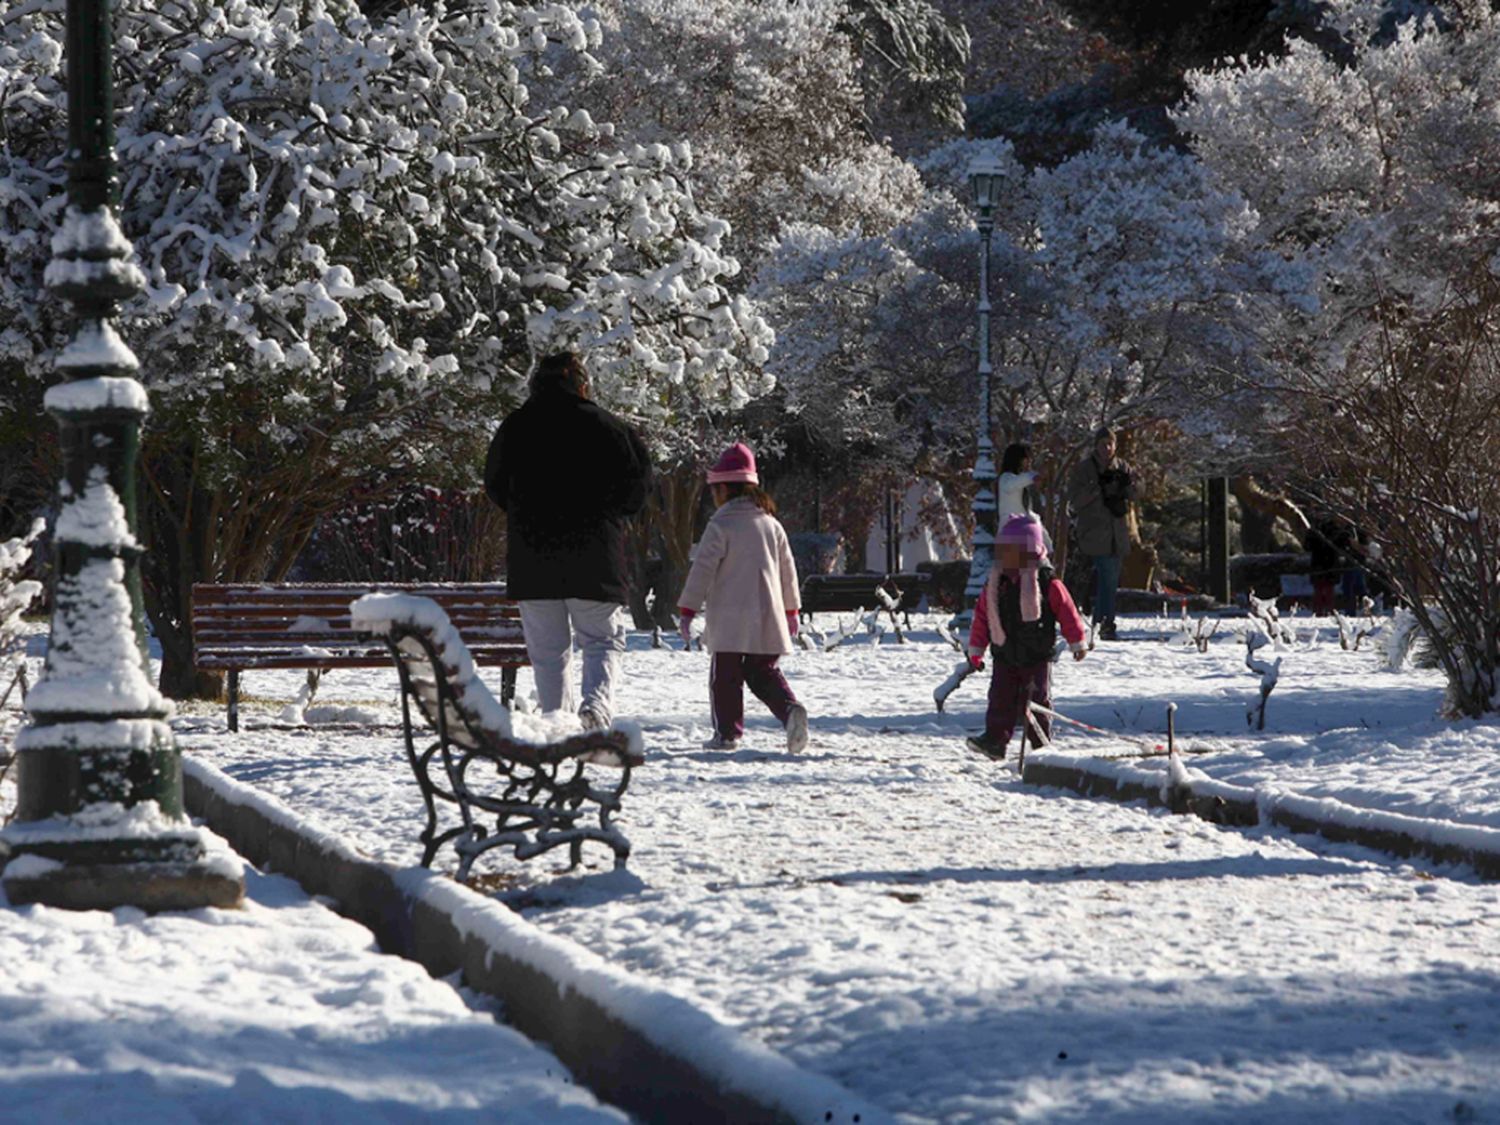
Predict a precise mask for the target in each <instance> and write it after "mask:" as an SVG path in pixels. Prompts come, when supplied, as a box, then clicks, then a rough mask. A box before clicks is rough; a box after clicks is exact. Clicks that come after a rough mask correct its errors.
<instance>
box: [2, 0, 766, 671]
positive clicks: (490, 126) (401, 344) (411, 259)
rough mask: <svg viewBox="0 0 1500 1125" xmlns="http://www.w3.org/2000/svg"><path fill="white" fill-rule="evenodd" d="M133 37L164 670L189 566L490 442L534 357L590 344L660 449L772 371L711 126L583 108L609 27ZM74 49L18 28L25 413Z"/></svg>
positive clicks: (14, 369)
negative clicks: (744, 279) (665, 132)
mask: <svg viewBox="0 0 1500 1125" xmlns="http://www.w3.org/2000/svg"><path fill="white" fill-rule="evenodd" d="M114 26H115V30H116V35H117V68H116V70H117V80H118V90H117V102H118V105H119V106H120V107H121V110H120V112H119V114H118V115H117V129H118V136H119V144H118V148H119V154H120V157H121V172H122V175H121V197H122V198H121V211H120V219H121V224H122V227H123V229H124V231H125V233H126V235H128V236H129V237H130V238H131V239H132V240H133V242H134V245H135V249H136V252H137V256H138V260H139V264H140V266H141V268H142V269H143V270H144V272H145V275H146V278H147V283H148V292H147V295H146V296H145V297H144V298H143V299H142V300H140V301H138V302H133V303H131V304H130V305H128V306H127V307H126V308H125V309H123V310H122V318H121V327H122V330H123V331H124V333H125V336H126V338H127V339H128V340H129V342H130V343H131V344H132V345H133V346H134V348H135V350H136V351H137V353H138V354H140V355H141V356H143V357H145V363H144V365H143V371H142V373H141V379H142V381H143V382H144V383H145V384H146V385H147V386H148V388H149V389H150V391H151V394H152V406H153V414H152V419H151V425H150V427H149V429H148V431H147V437H146V443H145V447H144V452H145V480H146V484H147V489H146V490H145V492H144V496H143V510H142V527H143V532H144V537H145V539H146V541H147V543H148V546H149V547H150V549H151V551H150V554H149V555H148V557H147V559H146V565H145V575H146V578H147V586H148V608H150V610H151V612H152V616H153V620H154V622H155V624H156V627H157V632H158V634H159V635H160V636H162V638H163V644H164V646H165V648H166V664H167V665H169V666H171V667H173V668H179V669H180V668H182V667H185V666H190V664H191V660H190V657H191V653H190V650H189V649H188V648H187V647H185V646H187V645H188V643H189V638H188V636H187V633H186V621H187V612H186V611H187V607H186V603H185V598H186V591H187V589H188V588H189V586H190V584H191V582H192V581H193V580H195V579H205V578H207V579H235V578H238V579H250V580H254V579H259V578H266V577H277V576H278V575H279V574H281V573H284V571H285V569H286V567H287V566H289V565H290V563H291V561H292V559H293V558H295V556H296V554H297V552H298V550H300V548H301V545H302V543H303V542H305V540H306V537H307V535H308V534H309V533H310V532H311V530H312V528H313V526H314V525H315V524H316V521H317V519H318V517H319V516H320V515H321V514H322V513H323V512H324V511H327V510H329V509H330V508H331V507H333V506H335V505H337V504H338V503H339V502H341V500H342V499H343V497H344V495H345V494H346V493H347V491H348V489H349V487H350V485H351V483H352V482H354V481H358V480H362V479H365V478H366V477H367V476H368V475H369V473H370V472H371V471H372V470H376V469H396V470H412V471H421V470H423V467H424V466H425V465H431V464H436V465H441V466H443V467H445V468H446V467H448V466H450V465H451V463H452V462H453V461H455V460H458V461H463V460H464V459H466V458H467V457H468V456H469V455H470V454H471V453H472V452H473V450H474V448H475V446H476V444H477V443H478V442H479V441H480V440H481V439H482V437H483V436H484V434H486V433H487V432H488V430H489V429H490V428H491V427H492V426H493V423H494V421H495V419H496V418H497V417H498V416H499V414H500V413H502V412H503V410H504V409H505V408H506V407H507V406H509V405H513V404H514V403H515V401H517V399H518V398H519V397H520V395H521V377H522V376H523V375H524V373H525V371H526V369H527V368H528V366H529V362H530V356H531V354H532V353H533V352H535V351H539V350H544V349H548V348H552V347H556V346H563V345H578V346H582V347H583V348H585V349H586V350H587V356H588V362H589V366H590V368H591V370H592V372H593V374H594V385H595V393H596V397H597V398H599V399H600V400H601V401H602V402H604V403H605V404H606V405H608V406H611V407H613V408H615V409H618V410H622V411H624V412H625V413H627V414H628V415H629V416H630V417H631V418H632V419H633V420H634V421H636V422H637V423H638V424H639V425H641V426H642V427H643V428H644V429H645V430H646V431H647V432H648V434H649V435H650V436H652V437H653V438H656V439H657V440H659V441H663V442H665V441H667V440H669V439H670V438H671V437H672V435H673V434H674V433H676V432H677V428H678V425H679V410H680V404H681V403H682V402H684V401H685V402H688V403H690V404H692V405H693V406H694V408H696V409H710V408H716V409H724V410H728V409H733V408H735V407H738V406H740V405H742V404H743V403H745V402H746V401H748V400H749V399H750V398H751V397H753V396H754V395H756V394H759V393H762V392H763V391H764V390H765V389H766V388H767V386H768V383H767V380H766V379H765V377H764V376H763V375H762V374H761V372H760V371H759V370H758V365H759V364H760V362H761V361H762V360H763V359H764V358H765V357H766V354H767V349H768V347H769V345H770V343H771V339H772V338H771V334H770V332H769V330H768V329H767V327H766V325H765V324H764V322H763V321H762V319H761V318H760V316H759V315H758V314H757V313H756V311H755V309H754V308H753V307H752V306H751V305H750V303H749V302H748V301H747V300H746V299H745V298H744V297H743V296H742V295H739V294H736V293H735V292H733V291H732V289H731V286H732V284H733V279H734V277H735V275H736V274H737V273H738V272H739V268H740V267H739V264H738V263H737V262H736V261H735V259H734V258H733V257H732V256H730V255H729V254H728V252H727V249H726V239H727V237H728V235H729V231H730V228H729V225H728V223H727V222H725V221H724V220H723V219H721V218H718V217H715V216H713V215H710V214H708V213H705V212H704V211H702V210H701V209H700V208H699V207H698V206H697V204H696V202H695V200H694V198H693V194H692V191H691V186H690V182H689V179H688V177H689V175H690V173H691V169H692V154H691V151H690V148H689V146H687V145H686V144H684V143H681V142H680V140H679V139H678V138H674V137H669V136H662V137H660V138H656V139H654V140H652V141H651V142H650V143H636V142H634V141H632V142H630V143H617V142H616V141H615V140H614V139H613V130H612V128H611V126H609V125H608V124H605V123H602V122H601V121H599V120H596V117H595V115H593V114H591V113H590V112H588V110H586V109H583V108H581V107H579V106H577V105H576V104H573V103H568V104H565V103H564V102H563V101H562V96H561V91H562V89H563V88H564V85H565V84H564V82H563V80H562V79H560V78H558V77H557V75H558V74H559V73H561V72H564V71H565V72H567V73H569V74H576V73H579V72H584V71H593V70H597V68H598V65H599V64H598V62H597V59H596V58H595V57H594V55H593V54H592V52H593V51H594V50H596V49H597V47H598V42H599V28H598V26H597V24H596V23H595V22H594V21H593V20H591V19H587V18H584V17H582V16H580V15H579V14H578V13H577V12H576V11H574V10H573V9H571V8H568V7H564V6H561V5H554V4H541V5H535V6H526V5H512V4H510V3H507V2H504V0H481V2H479V3H476V4H473V5H462V6H459V5H455V6H452V7H449V6H448V5H446V4H443V3H435V4H431V5H425V6H423V7H421V8H408V9H403V10H399V11H395V12H393V13H392V14H390V15H388V16H385V17H382V18H379V19H369V18H366V17H365V16H363V15H361V14H360V12H359V10H358V9H357V8H356V7H355V6H354V5H353V4H352V3H349V2H347V0H308V2H307V3H302V4H297V5H286V4H280V3H273V2H269V0H233V2H230V3H224V4H219V3H210V2H208V0H183V2H182V3H173V4H170V5H166V6H162V5H159V4H157V3H154V2H152V0H123V2H122V3H120V4H118V5H117V6H116V7H115V9H114ZM62 38H63V28H62V9H61V6H59V5H54V4H49V3H41V2H35V3H27V4H23V5H22V6H20V7H18V8H13V9H12V10H11V11H9V12H7V13H6V14H5V16H4V17H3V22H0V102H3V111H4V115H5V116H4V119H5V146H4V147H3V149H0V243H3V244H4V245H5V247H6V253H5V256H4V259H3V262H0V371H3V372H4V374H5V375H6V377H7V380H15V382H14V383H12V384H11V385H12V386H30V387H31V388H32V392H31V394H30V395H29V397H27V396H24V395H18V397H17V398H16V399H14V400H12V401H9V402H7V403H6V406H7V407H8V408H9V409H13V410H16V411H19V412H20V413H22V414H26V413H27V412H28V411H31V412H32V413H31V414H28V415H27V416H28V417H34V411H35V401H36V399H37V397H39V396H38V394H37V390H38V388H39V387H40V385H41V384H43V383H45V382H49V381H51V379H52V375H51V369H52V361H53V360H54V358H55V357H54V355H53V353H52V351H51V348H52V347H53V346H54V345H55V343H56V342H58V341H59V340H61V339H64V338H65V337H64V335H63V333H62V332H61V331H60V326H59V324H58V321H59V319H60V318H61V315H62V310H61V308H60V307H59V303H58V302H55V301H49V300H46V299H44V298H42V297H41V296H40V294H41V292H42V287H41V278H42V274H43V270H44V268H45V266H46V265H47V262H48V260H49V258H50V247H49V239H50V237H51V235H52V233H53V229H54V228H55V227H56V225H57V223H58V222H59V219H60V216H61V210H62V207H63V196H62V194H61V189H62V185H63V179H64V169H63V164H62V159H61V157H62V153H63V149H64V147H65V141H64V123H63V108H64V107H63V101H64V97H63V85H62V83H63V76H62V72H61V70H60V58H61V52H62ZM174 638H175V640H174ZM178 642H180V643H178ZM164 675H165V673H164ZM167 678H168V679H170V678H171V677H170V676H168V677H167Z"/></svg>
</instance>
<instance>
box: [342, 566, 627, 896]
mask: <svg viewBox="0 0 1500 1125" xmlns="http://www.w3.org/2000/svg"><path fill="white" fill-rule="evenodd" d="M351 617H352V620H353V623H354V627H355V628H356V629H359V630H361V631H362V632H363V633H364V635H365V636H367V637H369V638H370V639H371V640H373V641H375V642H377V643H379V644H382V645H384V646H385V648H386V650H387V653H388V656H389V658H390V659H393V660H394V661H395V664H396V671H397V673H398V675H399V676H400V679H401V720H402V727H403V730H404V733H405V740H406V758H407V761H408V763H409V764H410V765H411V769H412V773H413V774H414V775H415V777H416V780H417V785H418V787H419V788H420V789H421V790H422V801H423V804H424V805H425V806H426V808H427V825H426V827H425V828H423V830H422V834H421V837H420V838H421V841H422V846H423V848H422V866H423V867H428V866H430V865H431V863H432V860H433V857H434V856H435V855H436V854H437V851H438V849H439V848H441V847H442V846H443V845H444V844H446V843H448V842H450V841H451V842H452V843H453V847H454V849H455V851H457V853H458V857H459V863H458V878H459V879H460V880H464V879H467V878H468V875H469V869H470V867H471V866H472V865H473V863H474V861H475V860H476V859H478V858H479V857H480V856H481V855H483V854H484V853H485V852H487V851H489V850H490V849H492V848H499V847H509V848H511V849H512V850H513V853H514V855H515V857H516V858H517V859H519V860H526V859H530V858H532V857H533V856H537V855H541V854H542V853H543V852H546V851H549V850H551V849H552V848H556V847H561V846H564V845H566V846H567V847H568V849H569V855H570V859H571V861H572V864H573V866H575V867H576V866H578V864H579V863H580V862H581V860H582V850H583V845H584V844H585V843H586V842H589V841H595V842H597V843H601V844H604V845H605V846H606V847H608V848H610V849H611V850H612V851H613V852H614V855H615V866H616V867H622V866H624V864H625V861H626V859H627V858H628V857H629V855H630V841H629V840H627V839H626V838H625V837H624V835H622V834H621V833H620V831H619V830H618V829H617V828H615V827H614V825H613V824H612V823H611V820H612V818H613V816H614V814H615V813H617V812H618V811H619V810H620V798H621V797H622V796H623V795H624V793H625V789H626V787H627V786H628V785H629V784H630V774H631V771H632V770H633V769H634V768H635V767H636V766H639V765H641V764H642V763H643V762H644V761H645V756H644V755H643V753H642V752H641V749H640V746H639V739H638V737H633V736H632V734H631V733H630V732H628V731H625V730H620V729H608V730H594V731H583V732H577V727H576V720H574V719H573V718H572V716H568V717H566V718H564V717H562V716H530V717H528V716H520V715H515V714H513V713H512V712H511V711H509V710H508V709H506V707H505V706H504V705H503V704H502V703H501V702H500V701H499V700H497V699H496V698H495V697H494V695H492V694H491V692H490V689H489V687H488V686H487V685H486V684H485V683H484V681H482V680H481V679H480V678H479V676H478V675H477V673H476V671H475V667H474V661H473V659H472V658H471V656H470V654H469V651H468V647H467V646H466V645H465V643H464V641H463V638H462V637H461V636H459V634H458V631H457V630H456V629H455V628H454V627H453V626H452V625H451V624H450V623H449V620H448V617H447V615H446V614H445V613H444V612H443V610H442V608H441V607H440V606H439V605H438V604H437V603H436V602H435V601H433V600H432V599H429V598H422V597H413V596H410V595H402V594H372V595H368V596H366V597H363V598H360V599H359V600H358V601H356V602H355V603H354V604H353V606H352V607H351ZM413 708H415V709H416V711H417V713H418V715H419V716H420V719H419V720H418V721H419V722H422V723H424V724H425V727H426V733H422V734H419V733H418V731H417V730H416V729H415V728H414V726H413V720H412V709H413ZM528 722H529V723H530V724H531V725H532V733H533V734H537V733H539V734H541V735H543V736H544V737H545V736H546V735H547V734H551V735H553V737H551V738H547V739H545V740H541V739H528V738H523V737H521V734H522V731H520V730H519V729H518V728H520V727H521V726H522V724H523V723H528ZM564 724H572V730H571V731H570V730H567V729H565V728H564ZM429 736H435V737H433V738H432V741H431V742H428V741H427V739H428V737H429ZM422 743H426V745H422ZM589 764H594V765H598V766H603V767H607V768H608V769H610V770H613V771H616V772H614V774H613V776H612V779H611V780H612V784H602V785H600V784H596V783H595V779H593V778H591V777H590V776H589V775H588V774H587V773H586V772H585V766H586V765H589ZM453 811H456V812H457V816H458V823H457V824H454V825H451V826H449V827H443V822H444V821H445V820H446V819H447V814H451V813H452V812H453ZM596 813H597V826H595V825H590V824H585V823H583V821H584V820H585V818H586V817H589V816H591V815H594V814H596Z"/></svg>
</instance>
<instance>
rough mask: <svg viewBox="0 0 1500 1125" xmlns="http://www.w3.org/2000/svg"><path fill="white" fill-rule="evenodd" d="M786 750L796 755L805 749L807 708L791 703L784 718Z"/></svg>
mask: <svg viewBox="0 0 1500 1125" xmlns="http://www.w3.org/2000/svg"><path fill="white" fill-rule="evenodd" d="M786 748H787V751H788V752H789V753H792V754H797V753H800V752H801V751H803V750H806V749H807V708H806V707H804V706H802V704H800V703H793V704H792V706H791V709H790V710H789V711H788V712H787V716H786Z"/></svg>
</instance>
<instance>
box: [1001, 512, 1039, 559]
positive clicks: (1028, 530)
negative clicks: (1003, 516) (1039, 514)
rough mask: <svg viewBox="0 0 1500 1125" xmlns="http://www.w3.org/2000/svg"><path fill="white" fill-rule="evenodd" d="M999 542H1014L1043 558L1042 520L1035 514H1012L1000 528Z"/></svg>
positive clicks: (1029, 552) (1028, 552) (1031, 553)
mask: <svg viewBox="0 0 1500 1125" xmlns="http://www.w3.org/2000/svg"><path fill="white" fill-rule="evenodd" d="M999 542H1001V543H1014V544H1015V545H1016V546H1018V547H1023V548H1025V550H1026V552H1027V554H1030V555H1034V556H1036V557H1037V558H1044V557H1045V556H1046V554H1047V541H1046V539H1045V538H1044V537H1043V535H1042V521H1041V520H1039V519H1037V518H1036V517H1035V516H1012V517H1011V518H1010V519H1008V520H1006V521H1005V526H1004V527H1002V528H1001V529H1000V536H999Z"/></svg>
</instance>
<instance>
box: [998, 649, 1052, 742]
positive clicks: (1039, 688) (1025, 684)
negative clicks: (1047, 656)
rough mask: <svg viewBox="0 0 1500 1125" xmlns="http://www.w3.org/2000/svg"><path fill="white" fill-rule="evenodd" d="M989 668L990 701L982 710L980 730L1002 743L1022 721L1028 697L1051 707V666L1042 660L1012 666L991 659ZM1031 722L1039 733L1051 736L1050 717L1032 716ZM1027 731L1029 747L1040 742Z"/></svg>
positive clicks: (1033, 701) (1023, 720)
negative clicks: (982, 724) (982, 729)
mask: <svg viewBox="0 0 1500 1125" xmlns="http://www.w3.org/2000/svg"><path fill="white" fill-rule="evenodd" d="M990 668H991V671H990V702H989V706H988V707H987V708H986V709H985V712H984V733H985V737H986V738H989V739H990V740H991V741H994V742H998V743H1000V744H1001V745H1002V746H1004V745H1005V744H1006V743H1008V742H1009V741H1010V735H1011V732H1012V731H1013V730H1015V729H1016V726H1017V725H1018V724H1022V725H1024V724H1025V722H1026V713H1025V706H1026V701H1027V700H1028V699H1029V700H1030V701H1031V702H1032V703H1039V704H1041V705H1042V706H1043V707H1051V706H1052V665H1051V664H1050V663H1049V662H1047V661H1045V660H1044V661H1042V663H1040V664H1026V665H1022V666H1021V667H1019V668H1016V667H1011V666H1009V665H1005V664H1001V663H999V662H997V661H995V660H993V659H992V660H991V661H990ZM1032 721H1033V722H1034V723H1036V725H1037V726H1038V727H1039V728H1040V729H1041V733H1042V735H1044V736H1045V737H1046V738H1049V739H1050V738H1051V737H1052V716H1050V715H1033V716H1032ZM1027 733H1028V735H1029V737H1030V739H1031V744H1032V745H1033V746H1040V745H1042V740H1041V739H1040V738H1039V737H1038V736H1037V735H1036V734H1035V733H1034V732H1031V731H1028V732H1027Z"/></svg>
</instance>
